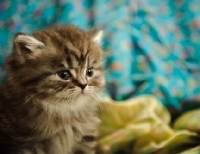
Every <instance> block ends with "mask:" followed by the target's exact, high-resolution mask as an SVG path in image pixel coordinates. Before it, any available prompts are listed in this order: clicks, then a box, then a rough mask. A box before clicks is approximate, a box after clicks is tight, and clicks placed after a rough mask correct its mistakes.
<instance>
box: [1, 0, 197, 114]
mask: <svg viewBox="0 0 200 154" xmlns="http://www.w3.org/2000/svg"><path fill="white" fill-rule="evenodd" d="M68 23H72V24H75V25H77V26H79V27H81V28H83V29H85V30H87V29H89V28H90V27H93V26H97V27H100V28H103V29H104V31H105V36H104V44H103V47H104V50H105V51H106V52H107V53H108V56H107V57H106V58H105V68H106V81H107V92H108V94H109V95H110V96H111V97H112V98H113V99H115V100H125V99H127V98H131V97H133V96H137V95H141V94H153V95H155V96H156V97H157V98H159V100H160V101H161V102H162V103H163V104H164V105H165V106H166V107H167V108H168V109H169V110H170V111H171V113H172V114H174V115H175V114H176V113H179V112H180V113H181V112H182V111H184V110H185V109H184V107H185V106H186V107H187V106H188V104H191V105H190V107H191V106H192V107H191V109H192V108H194V107H195V108H196V107H199V104H194V103H191V101H190V100H192V101H193V100H198V97H199V96H200V95H199V94H200V86H199V85H200V82H198V81H200V80H199V78H200V70H199V68H200V67H199V64H200V52H199V50H200V1H199V0H165V1H162V0H131V1H130V0H113V1H111V0H93V1H92V0H73V1H72V0H71V1H69V0H52V1H47V0H42V1H40V0H19V1H7V0H1V2H0V81H1V82H2V81H3V79H4V77H5V76H6V70H5V66H4V62H5V57H6V56H7V55H8V54H10V49H11V43H10V40H11V39H12V38H13V35H14V34H15V33H16V32H17V31H23V32H28V33H31V32H33V31H34V30H36V29H42V28H45V27H48V26H52V25H55V24H68ZM185 99H187V100H189V101H187V102H189V103H186V104H185V103H181V102H182V101H183V100H185Z"/></svg>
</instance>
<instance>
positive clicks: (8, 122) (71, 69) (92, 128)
mask: <svg viewBox="0 0 200 154" xmlns="http://www.w3.org/2000/svg"><path fill="white" fill-rule="evenodd" d="M101 36H102V31H89V32H84V31H82V30H80V29H78V28H77V27H75V26H71V25H68V26H56V27H51V28H47V29H44V30H42V31H36V32H35V33H33V34H32V35H29V34H25V33H17V34H16V36H15V38H14V41H13V51H12V54H11V55H10V56H9V57H8V60H7V68H8V77H7V80H6V81H5V82H4V83H3V85H2V86H1V87H0V153H2V154H93V153H95V151H94V146H95V138H96V135H97V132H96V131H97V126H98V124H99V122H100V120H99V119H98V117H97V115H96V109H97V105H98V103H97V99H98V98H99V94H100V92H101V91H102V89H103V87H104V75H103V65H102V62H101V59H102V50H101V48H100V40H101Z"/></svg>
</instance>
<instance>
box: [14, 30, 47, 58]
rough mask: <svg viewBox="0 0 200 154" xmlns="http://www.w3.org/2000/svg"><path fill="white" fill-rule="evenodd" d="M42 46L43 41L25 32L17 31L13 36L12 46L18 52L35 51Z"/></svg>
mask: <svg viewBox="0 0 200 154" xmlns="http://www.w3.org/2000/svg"><path fill="white" fill-rule="evenodd" d="M42 47H44V43H42V42H41V41H39V40H38V39H36V38H35V37H33V36H31V35H29V34H26V33H21V32H19V33H17V34H16V35H15V37H14V48H15V50H16V51H17V53H19V54H24V53H27V54H28V53H35V52H37V50H38V49H40V48H42Z"/></svg>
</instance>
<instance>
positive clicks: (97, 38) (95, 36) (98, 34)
mask: <svg viewBox="0 0 200 154" xmlns="http://www.w3.org/2000/svg"><path fill="white" fill-rule="evenodd" d="M88 34H89V36H90V38H91V39H92V40H93V41H94V42H95V43H97V44H99V45H101V42H102V37H103V30H99V29H92V30H90V31H89V32H88Z"/></svg>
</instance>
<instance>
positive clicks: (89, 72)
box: [86, 68, 94, 77]
mask: <svg viewBox="0 0 200 154" xmlns="http://www.w3.org/2000/svg"><path fill="white" fill-rule="evenodd" d="M93 74H94V71H93V68H87V70H86V75H87V76H89V77H91V76H92V75H93Z"/></svg>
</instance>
